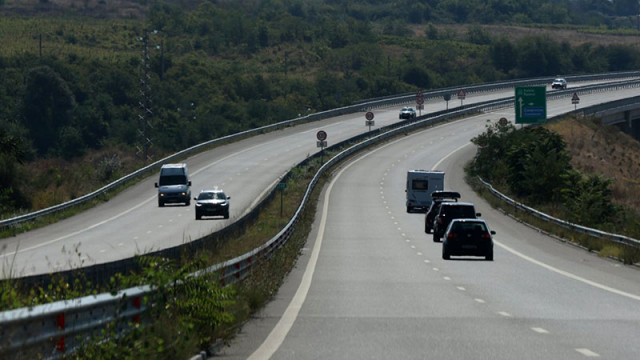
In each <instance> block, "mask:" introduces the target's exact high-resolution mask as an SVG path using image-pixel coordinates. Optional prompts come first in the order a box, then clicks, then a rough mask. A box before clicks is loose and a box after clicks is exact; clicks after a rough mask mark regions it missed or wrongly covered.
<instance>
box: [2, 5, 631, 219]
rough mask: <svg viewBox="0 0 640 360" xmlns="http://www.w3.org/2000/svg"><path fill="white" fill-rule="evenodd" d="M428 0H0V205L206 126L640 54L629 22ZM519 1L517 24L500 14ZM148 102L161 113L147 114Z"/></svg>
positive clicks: (203, 134) (47, 191) (67, 189)
mask: <svg viewBox="0 0 640 360" xmlns="http://www.w3.org/2000/svg"><path fill="white" fill-rule="evenodd" d="M428 3H429V4H427V3H426V2H420V4H421V6H425V8H424V9H422V11H416V9H414V8H413V7H412V5H411V4H413V3H410V2H380V1H373V0H355V1H348V2H342V1H338V2H333V1H322V0H309V1H303V0H290V1H266V0H265V1H261V0H260V1H252V0H250V1H244V0H238V1H228V0H218V1H203V0H171V1H160V0H130V1H124V0H113V1H106V0H0V16H3V18H2V21H1V22H0V43H2V48H1V49H0V103H3V104H5V106H3V107H0V141H5V140H4V139H6V141H7V142H10V143H13V146H11V147H7V148H9V149H12V150H11V151H7V152H6V154H0V162H1V163H4V164H5V165H4V166H2V167H0V217H11V216H14V215H15V214H16V213H20V212H25V211H33V210H37V209H41V208H43V207H47V206H51V205H54V204H56V203H59V202H62V201H67V200H70V199H73V198H75V197H77V196H79V195H82V194H84V193H87V192H89V191H91V190H94V189H96V188H99V187H101V186H102V185H104V184H105V183H108V182H110V181H113V180H115V179H116V178H118V177H119V176H121V175H123V174H127V173H130V172H132V171H133V170H135V169H137V168H139V167H141V166H142V165H144V162H145V161H149V159H152V160H157V159H159V158H162V157H164V156H166V155H167V154H171V153H174V152H176V151H179V150H181V149H185V148H187V147H190V146H193V145H195V144H198V143H201V142H204V141H207V140H210V139H213V138H219V137H222V136H225V135H228V134H231V133H235V132H239V131H242V130H246V129H249V128H255V127H258V126H262V125H267V124H271V123H274V122H278V121H283V120H286V119H291V118H294V117H296V116H298V115H299V114H303V113H307V112H318V111H322V110H327V109H331V108H337V107H341V106H346V105H349V104H352V103H353V102H354V101H358V100H362V99H367V98H375V97H379V96H387V95H392V94H398V93H406V92H413V91H417V90H418V89H422V90H425V91H428V90H430V89H437V88H443V87H449V86H458V85H462V84H477V83H483V82H492V81H505V80H508V79H516V78H527V77H539V76H549V77H550V78H551V77H553V76H555V75H557V74H588V73H602V72H609V71H626V70H633V69H638V68H639V67H640V47H639V46H638V42H637V41H635V39H636V38H637V35H638V31H636V30H635V29H633V28H629V27H624V28H623V27H616V26H612V25H611V24H612V23H609V25H606V26H605V25H602V26H600V24H596V25H598V26H596V25H593V26H591V27H586V26H584V25H580V24H583V23H584V22H580V21H578V20H579V18H578V17H577V16H576V17H574V15H575V14H576V13H574V12H571V14H572V18H563V19H564V20H563V21H565V20H566V22H565V23H558V24H554V23H548V22H544V21H548V19H544V18H542V19H539V21H538V20H537V19H534V17H535V16H538V15H540V16H541V15H543V14H541V12H540V11H536V9H535V8H532V7H531V3H530V2H527V1H524V0H515V1H514V3H519V4H522V6H518V7H515V8H511V9H510V10H509V9H503V10H504V11H510V12H511V13H508V14H507V13H505V14H500V13H499V12H497V13H495V14H494V13H491V12H486V11H485V12H483V14H484V15H483V16H485V17H486V19H485V20H486V21H487V22H486V23H483V22H480V21H472V20H473V19H472V17H473V16H475V15H477V14H475V13H473V12H468V15H469V18H467V19H464V18H459V17H457V15H456V14H454V13H452V11H453V10H452V9H447V8H446V7H445V6H444V5H443V4H445V3H446V1H438V0H434V1H431V2H428ZM541 3H546V4H547V5H548V6H555V5H553V4H557V6H564V7H566V6H569V5H568V4H570V2H567V1H560V2H558V1H544V0H543V1H541ZM464 4H465V6H473V7H474V8H475V9H484V10H488V9H487V8H486V7H487V6H491V4H489V3H488V2H482V1H469V2H464ZM427 7H429V8H427ZM558 9H559V10H562V9H560V8H558ZM454 12H455V11H454ZM512 13H514V14H515V15H517V16H518V19H522V20H523V21H519V22H517V23H515V24H514V23H513V21H514V20H503V19H513V17H511V16H508V15H510V14H512ZM474 14H475V15H474ZM492 14H493V15H492ZM416 15H419V16H416ZM607 16H613V14H609V15H607ZM452 17H455V19H453V18H452ZM527 19H529V20H527ZM607 19H608V18H607ZM607 19H603V21H604V20H607ZM525 20H526V21H525ZM506 21H511V23H509V22H506ZM607 21H608V20H607ZM475 24H478V25H475ZM480 24H482V25H480ZM501 24H502V25H501ZM508 24H510V25H508ZM610 25H611V26H610ZM151 29H153V30H151ZM145 35H149V36H147V37H145ZM634 35H635V36H634ZM145 39H146V41H145ZM585 41H588V43H585ZM145 44H146V45H148V48H146V49H147V50H148V51H147V52H146V55H145V52H144V50H143V49H145ZM538 59H544V61H539V60H538ZM143 69H144V74H143ZM143 78H146V79H149V81H145V82H144V84H145V86H148V89H145V91H141V85H140V84H141V81H140V79H143ZM143 93H144V94H145V96H144V98H142V97H141V94H143ZM141 102H144V103H145V104H149V105H150V106H151V109H150V110H151V112H150V114H153V115H152V116H151V117H146V118H144V121H142V120H141V118H140V114H141V112H142V111H141V108H140V103H141ZM143 131H148V133H147V134H144V135H143V134H142V132H143ZM176 134H179V136H176ZM146 139H151V146H149V148H148V149H147V150H149V153H148V155H149V156H148V157H147V158H145V157H144V156H142V155H141V154H142V151H139V149H141V148H142V147H143V143H144V144H145V146H146V145H148V144H149V143H146ZM145 152H146V150H145ZM25 179H27V181H25Z"/></svg>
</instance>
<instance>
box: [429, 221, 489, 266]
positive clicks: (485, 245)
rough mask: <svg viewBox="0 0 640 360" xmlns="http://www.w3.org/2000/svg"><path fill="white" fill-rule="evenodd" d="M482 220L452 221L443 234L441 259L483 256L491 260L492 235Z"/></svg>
mask: <svg viewBox="0 0 640 360" xmlns="http://www.w3.org/2000/svg"><path fill="white" fill-rule="evenodd" d="M495 234H496V232H495V231H493V230H490V229H489V226H487V223H486V222H485V221H484V220H482V219H453V220H451V222H450V223H449V226H448V227H447V230H446V231H445V232H444V238H443V242H442V258H443V259H445V260H449V259H450V258H451V256H484V258H485V259H486V260H489V261H492V260H493V235H495Z"/></svg>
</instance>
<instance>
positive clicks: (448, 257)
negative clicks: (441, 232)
mask: <svg viewBox="0 0 640 360" xmlns="http://www.w3.org/2000/svg"><path fill="white" fill-rule="evenodd" d="M442 258H443V259H445V260H449V259H451V255H449V252H448V251H447V246H446V245H444V244H443V245H442Z"/></svg>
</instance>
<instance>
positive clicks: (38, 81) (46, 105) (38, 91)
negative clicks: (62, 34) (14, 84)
mask: <svg viewBox="0 0 640 360" xmlns="http://www.w3.org/2000/svg"><path fill="white" fill-rule="evenodd" d="M75 105H76V103H75V98H74V96H73V93H72V92H71V90H70V89H69V86H68V85H67V83H66V82H65V81H64V79H62V77H60V75H59V74H58V73H56V72H55V71H53V70H52V69H51V68H50V67H48V66H40V67H36V68H32V69H31V70H29V72H28V73H27V76H26V86H25V94H24V98H23V108H22V117H23V119H24V122H25V126H26V127H27V128H28V129H29V133H30V136H31V138H32V140H33V143H34V146H35V148H36V149H37V151H38V153H39V154H41V155H43V154H45V153H46V152H47V151H48V150H49V149H51V148H52V147H54V146H55V144H56V141H57V140H58V132H59V130H60V129H61V128H62V127H64V126H66V125H68V124H69V123H70V121H71V110H72V109H73V108H74V106H75Z"/></svg>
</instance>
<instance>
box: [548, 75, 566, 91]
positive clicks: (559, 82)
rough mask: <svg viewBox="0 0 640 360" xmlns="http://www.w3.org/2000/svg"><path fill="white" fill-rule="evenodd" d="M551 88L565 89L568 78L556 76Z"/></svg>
mask: <svg viewBox="0 0 640 360" xmlns="http://www.w3.org/2000/svg"><path fill="white" fill-rule="evenodd" d="M551 88H552V89H559V90H564V89H566V88H567V80H566V79H565V78H555V79H553V82H552V83H551Z"/></svg>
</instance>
